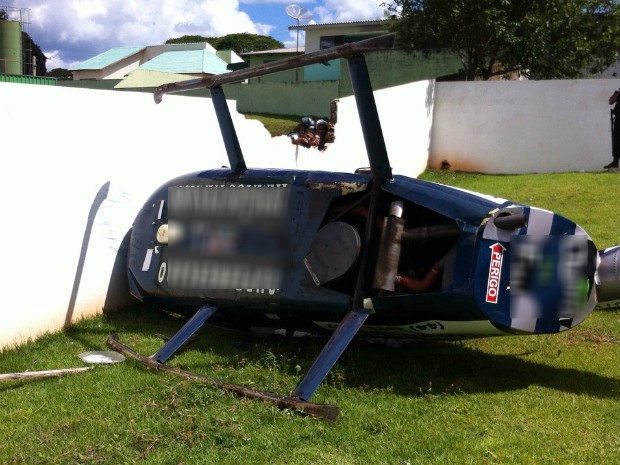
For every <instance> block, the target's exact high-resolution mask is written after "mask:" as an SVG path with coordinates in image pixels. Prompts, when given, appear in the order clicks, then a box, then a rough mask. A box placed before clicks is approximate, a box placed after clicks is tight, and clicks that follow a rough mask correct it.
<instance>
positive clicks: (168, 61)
mask: <svg viewBox="0 0 620 465" xmlns="http://www.w3.org/2000/svg"><path fill="white" fill-rule="evenodd" d="M226 66H227V63H226V62H225V61H224V60H222V59H221V58H219V57H217V56H215V55H214V54H212V53H210V52H208V51H207V50H179V51H173V52H164V53H162V54H160V55H157V56H156V57H154V58H152V59H151V60H149V61H147V62H146V63H144V64H143V65H141V66H140V69H146V70H151V71H162V72H166V73H181V74H182V73H207V74H222V73H225V72H227V69H226Z"/></svg>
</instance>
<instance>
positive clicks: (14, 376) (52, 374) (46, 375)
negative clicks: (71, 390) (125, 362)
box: [0, 367, 92, 381]
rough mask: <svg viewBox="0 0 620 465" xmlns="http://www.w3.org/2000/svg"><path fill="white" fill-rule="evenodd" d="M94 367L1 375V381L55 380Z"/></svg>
mask: <svg viewBox="0 0 620 465" xmlns="http://www.w3.org/2000/svg"><path fill="white" fill-rule="evenodd" d="M91 368H92V367H81V368H61V369H59V370H44V371H24V372H23V373H3V374H0V381H9V380H14V379H33V378H55V377H57V376H64V375H74V374H77V373H82V372H84V371H87V370H90V369H91Z"/></svg>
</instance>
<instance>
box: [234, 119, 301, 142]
mask: <svg viewBox="0 0 620 465" xmlns="http://www.w3.org/2000/svg"><path fill="white" fill-rule="evenodd" d="M243 116H245V117H246V118H248V119H255V120H258V121H260V122H261V123H263V126H265V128H266V129H267V131H269V134H271V137H275V136H285V135H287V134H288V133H289V132H292V131H293V130H294V129H295V127H296V126H297V125H298V124H299V123H300V121H301V116H295V115H271V114H266V113H245V114H244V115H243Z"/></svg>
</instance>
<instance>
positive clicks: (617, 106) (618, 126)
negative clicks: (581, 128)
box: [604, 88, 620, 169]
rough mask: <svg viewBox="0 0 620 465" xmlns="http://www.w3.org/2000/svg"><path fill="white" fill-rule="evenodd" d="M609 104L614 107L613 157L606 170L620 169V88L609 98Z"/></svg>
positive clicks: (612, 114) (612, 121)
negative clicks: (619, 164)
mask: <svg viewBox="0 0 620 465" xmlns="http://www.w3.org/2000/svg"><path fill="white" fill-rule="evenodd" d="M609 104H610V105H614V107H613V108H612V109H611V156H612V157H613V160H612V162H611V163H610V164H609V165H605V166H604V168H606V169H608V168H618V162H619V161H620V88H618V89H616V91H615V92H614V93H613V94H612V96H611V97H609Z"/></svg>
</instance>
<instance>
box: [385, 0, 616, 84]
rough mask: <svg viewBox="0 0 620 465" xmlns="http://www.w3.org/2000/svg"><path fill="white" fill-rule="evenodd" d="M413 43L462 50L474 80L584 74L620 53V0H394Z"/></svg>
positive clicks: (401, 40) (400, 30)
mask: <svg viewBox="0 0 620 465" xmlns="http://www.w3.org/2000/svg"><path fill="white" fill-rule="evenodd" d="M386 6H387V7H388V9H389V10H390V11H391V12H396V13H398V16H397V19H396V21H394V23H393V24H394V25H393V29H394V31H395V32H396V33H397V43H398V44H399V46H400V47H401V48H402V49H404V50H407V51H423V52H424V53H425V54H429V53H433V52H434V51H437V50H439V49H444V50H446V49H447V50H450V51H452V52H454V53H457V54H458V55H459V57H460V58H461V62H462V64H463V73H464V75H465V78H466V79H467V80H473V79H475V78H481V79H485V80H486V79H489V78H490V77H492V76H497V75H503V74H507V73H510V72H514V71H518V72H521V73H523V74H526V75H528V76H530V77H532V78H537V79H549V78H566V77H578V76H580V75H582V73H584V72H588V71H589V72H596V71H598V70H599V69H601V68H603V67H606V66H609V65H610V64H611V63H613V62H614V61H616V60H617V59H618V52H619V51H620V5H619V4H618V2H617V0H545V1H540V0H476V1H473V0H393V3H389V4H387V5H386Z"/></svg>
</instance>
